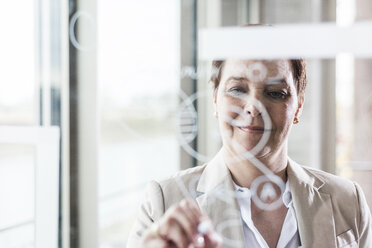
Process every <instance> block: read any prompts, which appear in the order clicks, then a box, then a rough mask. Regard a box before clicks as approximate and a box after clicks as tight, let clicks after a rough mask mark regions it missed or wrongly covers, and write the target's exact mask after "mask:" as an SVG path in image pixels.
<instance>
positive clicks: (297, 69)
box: [210, 59, 307, 95]
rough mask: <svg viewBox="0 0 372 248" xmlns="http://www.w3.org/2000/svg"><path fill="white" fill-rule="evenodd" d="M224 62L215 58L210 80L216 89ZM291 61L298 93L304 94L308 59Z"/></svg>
mask: <svg viewBox="0 0 372 248" xmlns="http://www.w3.org/2000/svg"><path fill="white" fill-rule="evenodd" d="M224 62H225V60H214V61H213V62H212V75H211V78H210V81H211V82H212V83H213V87H214V89H217V88H218V86H219V85H220V81H221V74H222V69H223V65H224ZM289 62H290V63H291V66H292V70H293V80H294V82H295V85H296V89H297V94H298V95H302V94H304V93H305V88H306V84H307V79H306V61H305V60H304V59H290V60H289Z"/></svg>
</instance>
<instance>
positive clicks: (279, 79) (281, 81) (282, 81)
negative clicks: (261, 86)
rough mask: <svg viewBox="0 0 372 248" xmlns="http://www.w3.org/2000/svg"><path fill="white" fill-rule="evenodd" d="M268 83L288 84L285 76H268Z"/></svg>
mask: <svg viewBox="0 0 372 248" xmlns="http://www.w3.org/2000/svg"><path fill="white" fill-rule="evenodd" d="M266 83H267V84H269V85H270V84H287V80H285V78H282V77H275V78H274V77H271V78H268V79H267V80H266Z"/></svg>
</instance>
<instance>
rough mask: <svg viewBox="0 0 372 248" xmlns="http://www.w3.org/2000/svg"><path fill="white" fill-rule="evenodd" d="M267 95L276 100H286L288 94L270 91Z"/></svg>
mask: <svg viewBox="0 0 372 248" xmlns="http://www.w3.org/2000/svg"><path fill="white" fill-rule="evenodd" d="M267 94H268V95H269V96H270V97H272V98H274V99H285V98H286V97H287V94H286V93H285V92H283V91H269V92H268V93H267Z"/></svg>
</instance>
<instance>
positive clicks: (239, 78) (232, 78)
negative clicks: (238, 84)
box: [226, 76, 247, 82]
mask: <svg viewBox="0 0 372 248" xmlns="http://www.w3.org/2000/svg"><path fill="white" fill-rule="evenodd" d="M230 80H235V81H244V80H247V79H246V78H244V77H234V76H232V77H229V78H228V79H226V82H228V81H230Z"/></svg>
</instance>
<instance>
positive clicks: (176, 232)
mask: <svg viewBox="0 0 372 248" xmlns="http://www.w3.org/2000/svg"><path fill="white" fill-rule="evenodd" d="M168 223H169V224H168V226H167V227H168V228H169V229H168V230H169V231H168V232H167V233H166V235H165V237H166V238H167V239H168V240H169V241H171V242H172V243H173V244H175V245H176V247H177V248H187V246H188V244H189V243H190V241H189V240H188V239H187V237H186V234H185V232H184V231H183V229H182V227H181V226H180V224H179V223H178V222H177V221H176V220H175V219H169V221H168Z"/></svg>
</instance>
